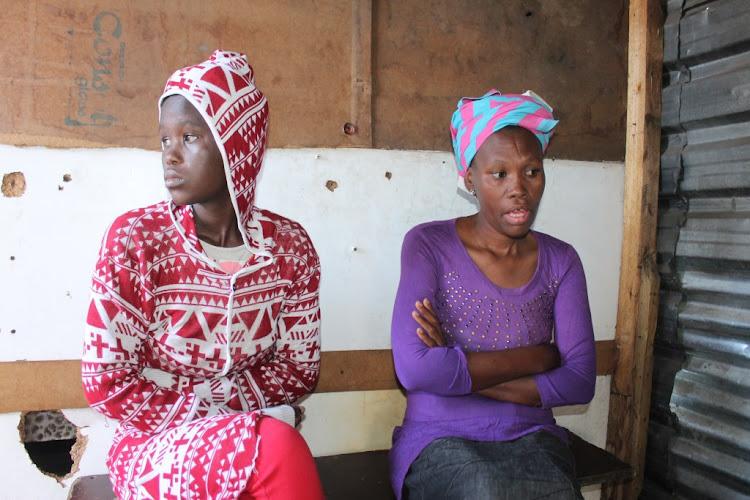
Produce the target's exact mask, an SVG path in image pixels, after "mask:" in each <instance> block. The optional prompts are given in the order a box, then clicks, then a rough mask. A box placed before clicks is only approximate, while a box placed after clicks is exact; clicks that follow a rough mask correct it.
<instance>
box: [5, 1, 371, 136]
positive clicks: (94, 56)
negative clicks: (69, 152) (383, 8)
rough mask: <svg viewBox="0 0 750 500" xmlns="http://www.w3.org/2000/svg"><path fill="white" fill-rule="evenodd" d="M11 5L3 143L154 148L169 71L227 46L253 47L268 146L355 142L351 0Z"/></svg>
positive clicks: (252, 60)
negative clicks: (349, 128) (350, 131)
mask: <svg viewBox="0 0 750 500" xmlns="http://www.w3.org/2000/svg"><path fill="white" fill-rule="evenodd" d="M6 4H8V5H7V6H6ZM3 10H4V12H3V16H2V19H1V20H0V41H1V42H2V43H3V47H4V49H3V51H2V55H0V67H1V68H2V70H3V71H2V72H0V142H4V143H10V144H19V145H32V144H40V145H47V146H58V147H73V146H129V147H139V148H146V149H157V148H158V141H157V136H156V130H157V120H158V114H157V108H156V101H157V98H158V96H159V95H160V93H161V90H162V88H163V86H164V83H165V81H166V79H167V77H168V76H169V75H170V74H171V73H172V71H174V70H176V69H178V68H181V67H183V66H186V65H188V64H195V63H199V62H201V61H203V60H205V59H207V58H208V57H209V56H210V54H211V53H212V52H213V50H214V49H216V48H222V49H225V50H235V51H240V52H244V53H246V54H247V55H248V59H249V61H250V64H251V65H252V66H253V68H254V69H255V72H256V83H257V84H258V87H259V88H260V89H261V91H263V92H264V93H265V94H266V95H267V97H268V101H269V105H270V116H271V125H270V132H269V133H270V136H269V141H270V144H271V146H274V147H286V146H294V147H304V146H332V147H336V146H347V145H350V143H351V139H350V137H349V136H346V135H345V134H344V133H343V124H344V123H345V122H347V121H349V120H350V113H351V105H352V104H351V98H350V94H351V86H352V85H351V64H350V59H351V53H350V47H351V45H352V17H353V16H352V10H351V7H350V5H349V4H348V3H339V2H333V1H321V2H303V1H295V0H277V1H274V2H268V1H248V0H245V1H236V0H214V1H211V2H206V1H202V0H187V1H183V2H178V3H175V2H170V1H167V0H160V1H152V0H131V1H128V2H115V1H113V0H108V1H105V0H99V1H90V0H71V1H67V2H52V1H43V0H28V1H27V0H8V1H5V2H3ZM367 34H368V36H369V30H368V31H367ZM368 69H369V68H368Z"/></svg>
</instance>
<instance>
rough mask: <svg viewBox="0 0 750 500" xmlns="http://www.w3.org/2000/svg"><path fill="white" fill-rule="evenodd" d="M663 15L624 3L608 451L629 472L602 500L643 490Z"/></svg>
mask: <svg viewBox="0 0 750 500" xmlns="http://www.w3.org/2000/svg"><path fill="white" fill-rule="evenodd" d="M663 16H664V14H663V12H662V6H661V2H660V1H659V0H633V1H631V2H630V34H629V49H628V107H627V110H628V111H627V136H626V153H625V203H624V212H625V213H624V223H623V238H622V241H623V245H622V261H621V267H620V291H619V298H618V309H617V327H616V331H615V344H616V346H617V353H618V362H617V365H616V367H615V370H614V373H613V375H612V383H611V389H610V391H611V395H610V410H609V423H608V429H607V449H608V450H609V451H611V452H612V453H614V455H615V456H617V457H618V458H619V459H620V460H623V461H625V462H627V463H629V464H630V465H631V466H632V467H633V468H634V469H635V471H636V477H635V479H634V480H633V481H630V482H628V483H624V484H620V485H617V486H610V487H607V488H604V490H603V492H602V498H607V499H633V498H638V495H639V494H640V491H641V488H642V486H643V470H644V464H645V457H646V437H647V428H648V418H649V407H650V399H651V376H652V370H653V346H654V335H655V332H656V317H657V312H658V298H659V297H658V292H659V274H658V271H657V268H656V216H657V204H658V190H659V161H660V137H661V120H660V117H661V82H662V80H661V74H662V50H663V25H664V17H663Z"/></svg>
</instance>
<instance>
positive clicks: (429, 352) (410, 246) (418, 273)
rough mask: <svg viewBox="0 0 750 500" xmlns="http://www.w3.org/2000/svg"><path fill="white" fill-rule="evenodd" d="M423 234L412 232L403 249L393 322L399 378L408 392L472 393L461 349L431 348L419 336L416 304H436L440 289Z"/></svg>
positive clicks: (392, 338) (442, 394)
mask: <svg viewBox="0 0 750 500" xmlns="http://www.w3.org/2000/svg"><path fill="white" fill-rule="evenodd" d="M422 234H423V233H421V232H420V231H419V228H416V229H413V230H411V231H409V233H407V235H406V237H405V238H404V244H403V246H402V248H401V281H400V282H399V286H398V292H397V293H396V303H395V305H394V308H393V320H392V323H391V344H392V349H393V360H394V364H395V367H396V375H397V376H398V379H399V381H400V382H401V384H402V385H403V386H404V388H405V389H407V390H409V391H423V392H430V393H433V394H438V395H441V396H461V395H465V394H469V393H470V392H471V377H470V376H469V367H468V364H467V362H466V355H465V354H464V352H463V351H462V350H461V348H460V346H453V347H432V348H430V347H427V345H425V343H424V342H422V340H420V338H419V337H418V336H417V327H418V326H419V325H418V324H417V322H416V321H415V320H414V318H413V317H412V315H411V314H412V311H414V309H415V306H414V304H415V303H416V302H417V300H422V299H425V298H427V299H428V300H430V302H431V303H432V304H433V305H434V304H436V300H435V294H436V291H437V287H438V279H437V276H438V268H437V266H436V258H435V255H434V254H433V252H431V251H430V247H429V243H428V242H427V241H426V240H425V238H424V237H423V236H422ZM435 244H436V243H435Z"/></svg>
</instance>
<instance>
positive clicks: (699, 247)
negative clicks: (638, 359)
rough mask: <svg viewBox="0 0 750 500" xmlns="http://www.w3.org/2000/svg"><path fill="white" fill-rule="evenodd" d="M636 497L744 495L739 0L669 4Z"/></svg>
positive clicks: (749, 244)
mask: <svg viewBox="0 0 750 500" xmlns="http://www.w3.org/2000/svg"><path fill="white" fill-rule="evenodd" d="M667 9H668V11H667V18H666V23H665V27H664V36H665V39H664V85H665V87H664V89H663V93H662V161H661V185H660V213H659V225H658V229H657V231H658V245H657V250H658V252H659V256H658V257H659V259H658V261H659V272H660V274H661V277H662V290H661V292H660V299H661V300H660V306H659V318H658V322H657V333H656V342H655V348H654V377H653V390H652V405H651V423H650V425H649V443H648V449H647V457H646V475H647V481H646V482H645V483H644V490H643V494H642V497H643V498H660V495H663V494H664V492H665V491H666V492H669V493H671V494H673V495H675V496H676V497H678V498H716V499H733V498H745V499H747V498H750V1H747V0H715V1H697V0H670V1H669V2H667Z"/></svg>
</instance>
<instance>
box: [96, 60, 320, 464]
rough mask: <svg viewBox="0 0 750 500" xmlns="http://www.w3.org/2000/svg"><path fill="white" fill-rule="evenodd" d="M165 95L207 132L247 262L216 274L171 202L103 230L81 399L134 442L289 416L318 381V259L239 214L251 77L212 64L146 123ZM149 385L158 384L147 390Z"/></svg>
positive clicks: (263, 125)
mask: <svg viewBox="0 0 750 500" xmlns="http://www.w3.org/2000/svg"><path fill="white" fill-rule="evenodd" d="M175 94H178V95H181V96H184V97H185V98H187V99H188V101H190V103H192V104H193V106H195V108H196V109H198V111H199V112H200V113H201V115H202V116H203V118H204V119H205V121H206V122H207V123H208V125H209V127H210V128H211V129H212V131H213V134H214V139H215V141H216V144H217V146H218V147H219V150H220V151H221V154H222V157H223V160H224V169H225V172H226V176H227V180H228V182H227V183H228V186H229V192H230V194H231V199H232V203H233V205H234V208H235V211H236V213H237V221H238V225H239V229H240V232H241V233H242V237H243V240H244V242H245V246H246V247H247V248H248V249H249V250H250V252H251V253H252V258H251V259H250V261H248V263H247V264H245V265H244V267H242V268H241V269H240V270H239V271H237V272H236V273H235V274H232V275H230V274H226V273H225V272H224V271H222V269H221V268H220V267H218V265H217V264H216V263H214V261H213V260H212V259H211V258H209V257H208V256H207V255H206V254H205V253H204V251H203V249H202V247H201V244H200V242H199V240H198V238H197V235H196V230H195V223H194V219H193V215H192V208H191V207H190V206H184V207H177V206H175V205H174V203H172V202H171V201H164V202H162V203H158V204H156V205H152V206H149V207H145V208H140V209H136V210H132V211H130V212H127V213H125V214H123V215H121V216H120V217H118V218H117V219H116V220H115V221H114V222H113V223H112V225H111V226H110V227H109V229H108V230H107V232H106V234H105V236H104V240H103V243H102V247H101V252H100V254H99V259H98V262H97V263H96V270H95V272H94V276H93V284H92V292H91V303H90V306H89V311H88V320H87V329H86V336H85V344H84V352H83V369H82V372H83V387H84V391H85V394H86V398H87V399H88V401H89V403H90V405H91V407H92V408H94V409H95V410H97V411H100V412H101V413H103V414H105V415H107V416H109V417H111V418H114V419H117V420H118V421H120V423H121V427H122V428H129V429H131V430H132V431H135V430H137V431H140V432H141V433H145V434H147V435H153V434H155V433H160V432H163V431H166V430H168V429H172V428H174V427H175V426H180V425H183V424H186V423H189V422H192V421H195V420H196V419H199V418H201V417H206V416H211V415H216V414H225V413H227V414H232V413H237V412H242V413H245V412H248V411H251V410H256V409H260V408H265V407H270V406H276V405H280V404H285V403H291V402H294V401H295V400H297V399H298V398H299V397H300V396H302V395H304V394H306V393H308V392H310V391H311V390H312V388H313V386H314V385H315V383H316V382H317V378H318V373H319V367H320V337H319V331H318V329H319V323H320V311H319V303H318V289H319V281H320V264H319V260H318V256H317V254H316V252H315V249H314V248H313V245H312V243H311V241H310V239H309V237H308V235H307V233H306V232H305V230H304V229H303V228H302V227H301V226H300V225H299V224H297V223H296V222H293V221H291V220H289V219H287V218H284V217H282V216H279V215H276V214H274V213H272V212H269V211H266V210H262V209H259V208H257V207H255V206H254V205H253V197H254V190H255V181H256V178H257V176H258V172H259V170H260V167H261V163H262V160H263V154H264V150H265V145H266V130H267V122H268V105H267V102H266V99H265V97H264V96H263V94H262V93H261V92H260V91H259V90H258V89H257V88H256V87H255V84H254V79H253V72H252V68H250V66H249V65H248V63H247V60H246V58H245V56H244V55H243V54H238V53H233V52H223V51H216V52H215V53H214V54H213V55H212V56H211V59H209V60H208V61H205V62H204V63H201V64H199V65H196V66H191V67H188V68H185V69H183V70H179V71H177V72H175V73H174V74H173V75H172V76H171V77H170V78H169V80H168V82H167V84H166V88H165V90H164V93H163V95H162V97H161V99H160V101H159V105H160V109H161V102H162V101H163V100H164V99H165V98H166V97H169V96H171V95H175ZM150 373H160V374H161V375H165V374H166V376H162V377H159V382H158V383H156V382H155V381H154V380H156V378H154V377H150V376H149V374H150ZM131 435H133V436H136V435H138V436H139V437H138V438H137V439H144V438H145V437H146V436H144V435H139V434H138V433H137V432H136V433H132V432H131ZM116 444H117V443H116ZM110 458H111V460H112V459H113V457H110Z"/></svg>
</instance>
